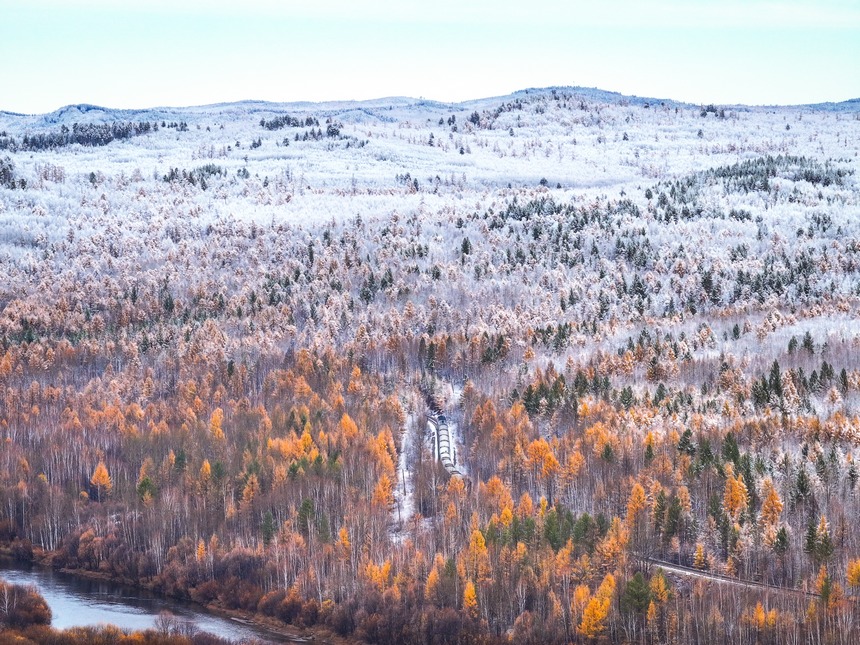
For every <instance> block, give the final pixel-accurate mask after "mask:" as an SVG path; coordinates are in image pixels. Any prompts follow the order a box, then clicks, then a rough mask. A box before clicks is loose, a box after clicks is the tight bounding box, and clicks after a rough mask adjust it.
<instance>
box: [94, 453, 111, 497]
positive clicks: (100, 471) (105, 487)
mask: <svg viewBox="0 0 860 645" xmlns="http://www.w3.org/2000/svg"><path fill="white" fill-rule="evenodd" d="M90 483H91V484H92V485H93V486H95V487H96V491H97V492H98V496H99V499H101V496H102V494H105V495H109V494H110V492H111V489H112V488H113V483H112V482H111V479H110V474H109V473H108V469H107V466H105V462H103V461H100V462H99V463H98V465H96V469H95V470H94V471H93V476H92V478H91V479H90Z"/></svg>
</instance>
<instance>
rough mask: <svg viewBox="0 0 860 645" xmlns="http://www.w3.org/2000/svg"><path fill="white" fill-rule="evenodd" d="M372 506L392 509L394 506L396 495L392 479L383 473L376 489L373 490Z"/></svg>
mask: <svg viewBox="0 0 860 645" xmlns="http://www.w3.org/2000/svg"><path fill="white" fill-rule="evenodd" d="M371 504H373V505H374V506H378V507H380V508H385V509H388V508H391V507H392V506H393V505H394V493H393V487H392V484H391V479H390V478H389V477H388V475H386V474H385V473H383V474H382V475H381V476H380V477H379V481H378V482H377V484H376V488H374V489H373V497H372V498H371Z"/></svg>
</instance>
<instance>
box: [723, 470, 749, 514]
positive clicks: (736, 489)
mask: <svg viewBox="0 0 860 645" xmlns="http://www.w3.org/2000/svg"><path fill="white" fill-rule="evenodd" d="M727 475H728V476H727V477H726V489H725V492H724V494H723V507H724V508H725V509H726V513H728V514H729V516H730V517H731V518H732V519H734V520H735V521H737V519H738V517H739V516H740V514H741V511H743V510H744V509H745V508H746V507H747V504H748V503H749V493H748V492H747V486H746V484H745V483H744V480H743V478H742V477H741V476H740V475H738V476H737V477H734V476H733V475H732V473H731V471H729V472H728V473H727Z"/></svg>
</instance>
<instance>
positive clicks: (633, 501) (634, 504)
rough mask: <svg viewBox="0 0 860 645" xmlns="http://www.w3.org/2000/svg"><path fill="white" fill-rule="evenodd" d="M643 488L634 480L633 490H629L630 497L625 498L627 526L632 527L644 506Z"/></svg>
mask: <svg viewBox="0 0 860 645" xmlns="http://www.w3.org/2000/svg"><path fill="white" fill-rule="evenodd" d="M646 503H647V502H646V499H645V489H644V488H642V484H640V483H639V482H636V483H635V484H633V490H631V491H630V497H629V498H628V499H627V526H628V528H631V527H633V525H634V524H636V521H637V519H638V518H640V516H641V514H642V512H643V511H644V510H645V506H646Z"/></svg>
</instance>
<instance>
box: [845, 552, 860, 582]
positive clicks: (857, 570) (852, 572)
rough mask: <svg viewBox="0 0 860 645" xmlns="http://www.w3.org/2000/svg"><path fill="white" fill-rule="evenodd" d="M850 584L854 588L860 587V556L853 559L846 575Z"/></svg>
mask: <svg viewBox="0 0 860 645" xmlns="http://www.w3.org/2000/svg"><path fill="white" fill-rule="evenodd" d="M845 579H846V581H847V582H848V586H849V587H852V588H854V589H858V588H860V558H858V559H857V560H851V561H850V562H849V563H848V569H847V571H846V576H845Z"/></svg>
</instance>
